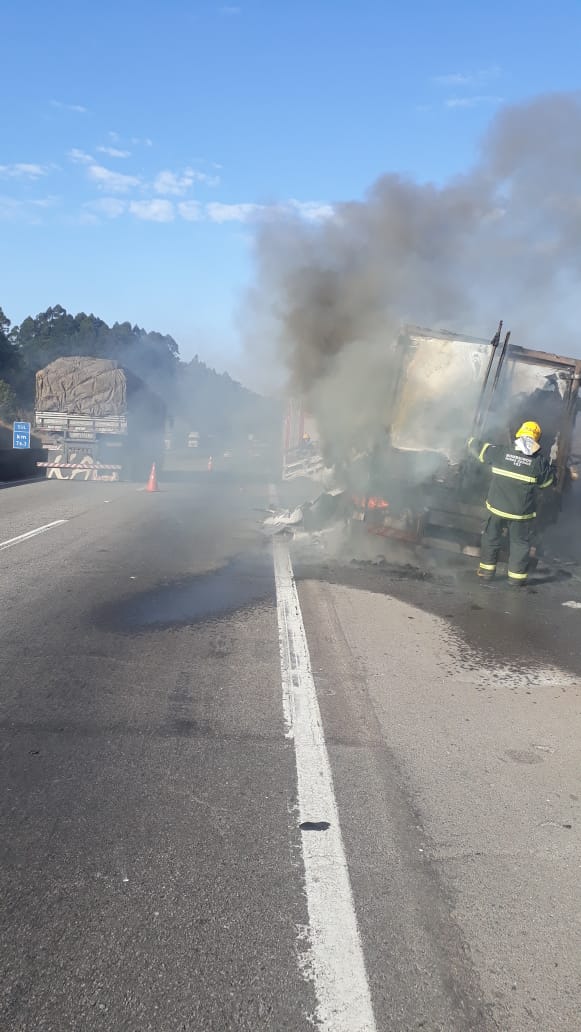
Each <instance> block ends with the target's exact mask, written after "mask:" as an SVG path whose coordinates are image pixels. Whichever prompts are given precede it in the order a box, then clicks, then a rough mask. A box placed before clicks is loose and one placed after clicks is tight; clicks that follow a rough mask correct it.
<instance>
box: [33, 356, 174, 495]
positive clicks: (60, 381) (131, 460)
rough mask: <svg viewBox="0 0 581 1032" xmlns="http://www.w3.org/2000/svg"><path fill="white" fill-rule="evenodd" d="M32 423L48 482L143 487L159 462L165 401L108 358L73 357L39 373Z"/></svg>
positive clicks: (160, 460) (159, 464)
mask: <svg viewBox="0 0 581 1032" xmlns="http://www.w3.org/2000/svg"><path fill="white" fill-rule="evenodd" d="M34 422H35V429H36V434H37V436H38V437H40V438H41V440H42V443H43V446H44V447H45V448H46V449H47V451H48V458H47V461H46V462H41V463H38V465H39V466H40V467H41V468H43V469H46V473H47V477H49V478H54V479H58V480H105V481H115V480H139V481H141V480H144V479H145V478H146V477H147V474H148V473H149V470H150V468H151V465H152V463H153V462H155V463H156V464H157V468H158V470H159V469H160V467H161V464H162V462H163V454H164V434H165V424H166V410H165V405H164V403H163V401H162V400H161V398H159V397H158V396H157V395H156V394H155V393H154V392H152V391H151V390H150V389H149V388H148V387H147V386H146V385H145V384H144V383H143V382H142V381H141V380H140V379H139V378H138V377H136V376H134V375H133V374H132V373H131V372H130V371H129V370H127V369H125V368H123V367H122V366H120V365H119V364H118V363H117V362H115V361H112V360H109V359H102V358H86V357H80V356H71V357H67V358H58V359H56V361H54V362H51V363H50V365H48V366H46V367H45V368H44V369H40V370H39V371H38V372H37V374H36V404H35V419H34Z"/></svg>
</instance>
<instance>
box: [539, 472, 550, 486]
mask: <svg viewBox="0 0 581 1032" xmlns="http://www.w3.org/2000/svg"><path fill="white" fill-rule="evenodd" d="M552 483H553V474H552V473H551V476H550V477H549V479H548V480H545V482H544V484H539V485H538V486H539V487H550V485H551V484H552Z"/></svg>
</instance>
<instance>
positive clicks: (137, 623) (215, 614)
mask: <svg viewBox="0 0 581 1032" xmlns="http://www.w3.org/2000/svg"><path fill="white" fill-rule="evenodd" d="M274 599H275V585H274V571H273V566H272V559H271V557H270V556H269V555H260V554H251V555H243V556H237V557H236V558H234V559H231V560H230V562H228V563H226V564H225V565H224V566H221V567H219V568H218V569H216V570H210V571H207V572H205V573H201V574H197V575H195V576H191V577H185V578H181V579H180V580H176V581H170V582H169V583H163V584H160V585H157V586H156V587H154V588H151V589H149V590H147V591H145V592H142V593H141V594H137V595H132V596H131V597H129V598H126V599H124V600H122V601H121V602H116V603H114V604H113V605H109V606H106V607H105V608H104V609H103V610H102V611H101V613H100V614H99V622H100V623H102V624H105V625H106V626H107V627H109V628H110V629H113V630H115V631H125V632H143V631H147V630H158V629H165V628H169V627H183V626H188V625H191V624H197V623H208V622H212V621H217V620H220V619H222V618H224V617H228V616H231V615H232V614H233V613H237V612H240V611H241V610H244V609H249V608H251V607H253V606H256V605H259V604H265V603H273V602H274Z"/></svg>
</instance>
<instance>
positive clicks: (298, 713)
mask: <svg viewBox="0 0 581 1032" xmlns="http://www.w3.org/2000/svg"><path fill="white" fill-rule="evenodd" d="M273 551H274V574H275V582H276V601H277V616H278V630H279V640H280V663H281V673H282V691H283V707H284V715H285V721H286V724H287V736H288V737H289V738H292V739H293V740H294V745H295V756H296V767H297V796H298V812H299V824H303V823H304V822H305V821H312V822H315V821H328V822H329V825H330V826H329V828H328V829H327V830H326V831H302V832H301V834H302V852H303V860H304V865H305V884H306V892H307V904H308V911H309V927H310V965H309V966H310V967H311V969H312V974H313V978H314V983H315V992H316V996H317V1018H318V1020H319V1023H320V1024H319V1026H317V1027H320V1028H321V1029H322V1030H324V1032H376V1025H375V1018H374V1016H373V1006H372V1003H371V993H370V990H369V983H368V981H367V973H366V970H365V961H364V958H363V948H362V945H361V937H360V934H359V928H358V925H357V916H356V914H355V906H354V903H353V894H352V891H351V882H350V880H349V870H348V868H347V861H346V858H345V849H344V846H343V838H342V835H341V828H340V826H339V814H338V810H337V802H336V799H335V792H334V789H333V776H332V773H331V766H330V763H329V756H328V753H327V746H326V744H325V736H324V732H323V724H322V721H321V712H320V710H319V703H318V701H317V692H316V688H315V682H314V680H313V674H312V671H311V660H310V656H309V647H308V643H307V637H306V634H305V628H304V624H303V618H302V614H301V608H300V603H299V597H298V593H297V589H296V584H295V580H294V574H293V569H292V564H291V559H290V555H289V550H288V544H287V543H286V541H285V540H284V539H283V538H275V540H274V542H273Z"/></svg>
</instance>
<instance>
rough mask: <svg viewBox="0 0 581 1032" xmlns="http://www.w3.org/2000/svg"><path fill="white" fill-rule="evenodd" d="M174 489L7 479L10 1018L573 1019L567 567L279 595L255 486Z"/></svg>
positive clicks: (0, 500) (336, 1028) (574, 674)
mask: <svg viewBox="0 0 581 1032" xmlns="http://www.w3.org/2000/svg"><path fill="white" fill-rule="evenodd" d="M162 487H163V490H162V491H161V492H160V493H159V494H157V495H149V494H145V493H144V492H142V491H137V490H136V489H135V487H134V486H132V485H103V484H75V483H64V482H61V483H57V482H41V483H36V484H30V485H23V486H17V487H12V488H8V489H5V490H0V592H1V601H2V620H1V623H0V643H1V648H0V772H1V784H2V793H1V794H0V861H1V863H0V898H1V907H0V972H1V978H0V1028H1V1029H2V1030H3V1032H32V1030H34V1032H69V1030H70V1032H73V1030H74V1032H92V1030H93V1029H95V1030H96V1029H99V1030H101V1029H107V1030H113V1032H116V1030H128V1032H150V1030H151V1032H178V1030H183V1032H186V1030H188V1032H189V1030H200V1032H202V1030H203V1032H206V1030H207V1032H212V1030H216V1032H218V1030H223V1029H236V1030H238V1029H240V1030H252V1032H259V1030H263V1029H264V1030H266V1029H269V1030H273V1032H279V1030H280V1032H284V1030H288V1032H302V1030H307V1029H310V1028H313V1023H315V1027H317V1023H318V1025H319V1027H321V1028H323V1029H329V1030H333V1032H356V1030H359V1029H361V1030H367V1032H375V1030H377V1032H383V1030H385V1032H408V1030H412V1029H414V1030H415V1029H424V1030H429V1032H436V1030H439V1032H472V1030H474V1032H479V1030H500V1032H521V1030H522V1032H533V1030H534V1032H538V1030H541V1029H542V1030H543V1032H553V1030H557V1029H559V1030H570V1032H578V1030H579V1028H580V1027H581V1023H580V1019H579V1014H580V1013H581V980H580V979H579V969H580V962H581V935H580V932H581V920H580V919H581V913H580V899H579V889H578V884H579V869H580V866H581V861H580V860H579V857H580V855H581V849H580V847H581V770H580V768H579V760H578V757H579V745H578V743H579V738H580V735H579V730H580V722H581V702H580V697H579V689H580V687H581V669H580V668H581V663H580V662H579V658H578V656H579V649H578V642H579V641H580V640H581V608H580V609H576V608H574V607H570V606H565V605H564V604H563V603H566V602H579V603H580V604H581V581H579V580H577V579H576V574H575V576H566V574H570V573H571V572H573V573H575V570H574V568H567V569H566V570H565V571H564V572H563V573H557V574H555V576H554V577H552V579H548V580H547V579H546V578H545V580H544V581H543V579H542V578H539V581H538V583H537V584H536V585H534V586H532V587H531V588H530V589H528V590H526V591H523V592H520V593H519V592H516V593H513V592H509V590H508V589H506V588H504V587H503V586H502V585H498V586H495V587H492V588H491V587H483V586H481V585H480V584H478V583H476V582H475V579H474V577H473V574H472V571H471V570H470V569H469V568H468V569H465V570H463V569H457V568H453V569H452V568H446V567H442V566H437V567H435V568H429V569H426V568H425V564H424V568H422V569H419V568H418V567H417V566H416V565H415V564H414V563H410V565H409V566H406V565H405V562H407V560H405V562H404V560H402V559H401V557H400V559H399V562H397V563H395V562H393V561H391V560H390V561H388V562H384V563H379V564H378V563H371V564H363V563H353V562H349V561H348V559H347V558H346V557H343V558H342V559H341V561H335V560H332V559H330V558H329V557H328V556H327V555H326V554H324V553H322V552H318V551H317V550H316V549H315V550H312V549H309V550H307V551H305V550H304V548H302V549H301V550H299V549H298V548H295V549H294V551H292V555H293V561H294V569H295V574H296V578H297V586H298V596H297V598H298V601H297V603H296V605H295V603H294V601H293V599H294V597H295V596H292V597H291V591H294V587H293V586H292V585H289V584H285V583H283V582H281V577H280V569H279V573H278V574H277V579H276V582H275V576H274V569H273V558H272V542H271V541H269V540H267V539H265V538H264V536H263V535H262V533H261V531H260V527H259V523H260V518H261V514H260V512H259V511H257V510H259V509H260V508H261V507H265V506H266V505H267V495H268V488H267V484H266V483H265V482H261V481H259V480H255V481H254V482H252V481H249V480H247V479H246V480H241V479H239V478H235V477H228V476H225V475H224V476H221V475H220V474H212V475H208V474H200V475H198V476H197V477H192V478H190V479H188V478H187V476H185V475H184V478H183V482H182V483H166V484H164V485H162ZM41 527H47V529H46V530H43V531H42V532H41V533H39V534H36V535H34V536H24V535H32V532H33V531H35V530H38V529H39V528H41ZM15 538H16V539H17V540H14V539H15ZM285 547H286V546H285V545H284V544H282V545H278V546H277V548H282V552H280V555H279V560H280V556H281V555H283V553H284V549H285ZM279 568H282V567H281V563H280V561H279ZM303 632H304V634H305V635H306V643H307V644H308V651H309V653H310V667H309V666H308V663H307V660H308V656H306V654H305V655H304V656H303V657H302V660H301V655H300V648H301V646H300V641H301V639H300V635H301V634H302V633H303ZM285 635H287V636H288V641H290V644H291V647H290V648H289V649H288V653H287V665H286V671H285V658H284V657H285V649H284V648H283V649H282V666H281V645H282V644H284V642H283V639H284V640H285V641H286V640H287V639H286V638H285ZM279 636H280V640H279ZM297 643H298V644H297ZM289 664H290V667H292V669H291V670H290V673H289ZM301 664H302V665H301ZM311 674H312V678H311ZM309 678H311V681H312V692H311V688H310V687H309V683H310V682H309ZM285 682H286V688H285ZM309 692H311V695H309ZM317 704H318V708H319V709H320V717H321V721H320V723H319V722H318V709H317ZM326 757H328V761H329V770H328V771H327V768H326V766H325V764H326ZM327 773H329V775H330V777H329V779H328V780H325V779H326V775H327ZM317 792H320V798H321V800H323V799H324V800H325V803H324V807H323V805H322V804H321V805H322V809H324V812H315V810H313V806H316V798H317ZM329 792H331V794H332V797H331V798H330V797H329ZM309 793H310V796H309ZM313 799H314V800H315V803H313ZM309 806H310V807H311V810H309V809H308V808H309ZM307 811H308V814H309V818H310V817H311V816H312V821H311V820H309V823H308V824H307V825H305V813H306V812H307ZM311 811H312V813H311ZM315 818H317V819H315ZM319 818H320V820H319ZM323 818H325V819H324V820H323ZM327 818H328V819H327ZM299 824H303V825H304V826H303V828H302V829H301V828H300V827H299ZM321 864H323V866H321ZM317 865H318V866H317ZM321 902H323V904H325V905H324V906H323V907H322V908H321ZM317 908H318V909H317ZM345 958H347V961H346V959H345ZM341 980H343V981H344V985H347V986H348V987H349V993H347V994H346V995H347V996H349V994H351V995H352V997H353V1000H352V1002H351V1003H350V1002H349V999H347V1001H346V1002H345V1000H343V999H342V1000H341V1003H340V1005H339V1004H337V1007H336V1010H333V997H334V994H335V995H336V996H337V999H338V998H339V997H340V996H341V991H340V990H341ZM353 1001H354V1002H353ZM366 1001H367V1002H368V1003H369V1007H368V1006H367V1003H366ZM369 1001H370V1002H369ZM366 1008H367V1009H366ZM369 1008H371V1009H372V1010H371V1009H369Z"/></svg>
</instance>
